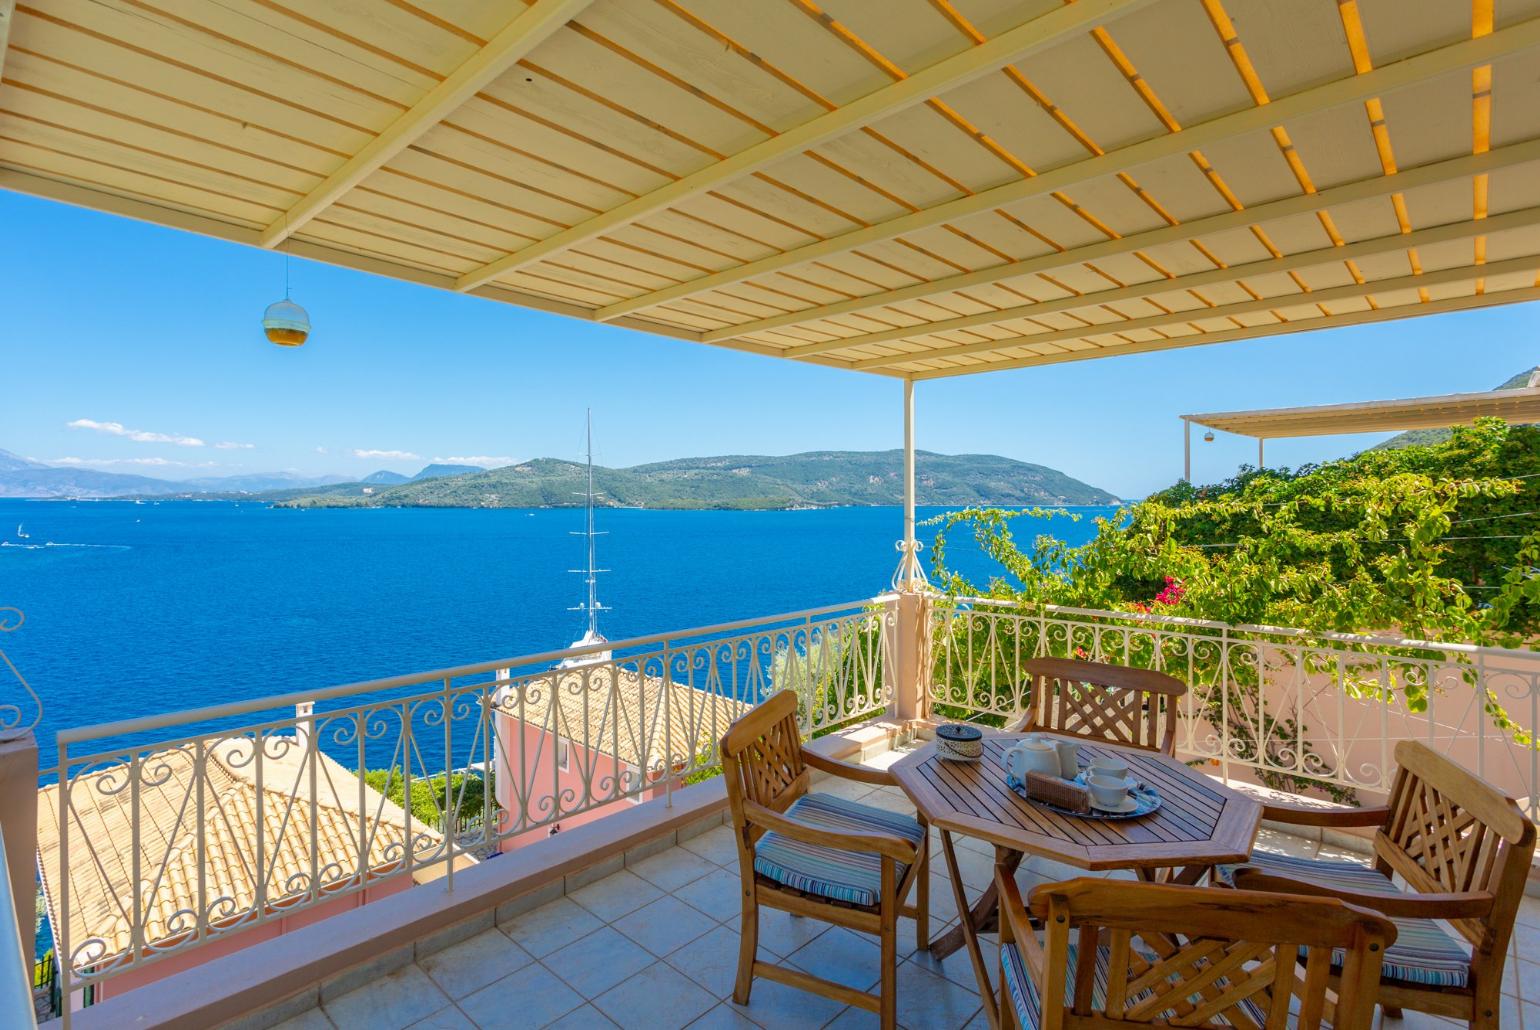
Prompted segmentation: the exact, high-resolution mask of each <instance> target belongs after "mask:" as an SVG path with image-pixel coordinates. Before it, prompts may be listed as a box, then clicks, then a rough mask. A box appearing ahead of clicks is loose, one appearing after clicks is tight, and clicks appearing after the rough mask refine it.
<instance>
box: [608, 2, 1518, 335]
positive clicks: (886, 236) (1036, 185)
mask: <svg viewBox="0 0 1540 1030" xmlns="http://www.w3.org/2000/svg"><path fill="white" fill-rule="evenodd" d="M1079 6H1080V4H1078V3H1077V4H1073V5H1071V7H1069V8H1065V9H1066V10H1068V9H1073V8H1076V7H1079ZM1536 46H1540V18H1532V19H1530V20H1529V21H1525V22H1520V23H1518V24H1516V25H1512V26H1509V27H1507V28H1502V29H1498V30H1497V31H1495V32H1492V33H1491V34H1489V35H1486V36H1481V37H1478V38H1476V39H1469V40H1464V41H1461V42H1459V43H1453V44H1450V45H1449V46H1445V47H1440V48H1437V49H1435V50H1429V51H1427V52H1425V53H1422V54H1418V55H1416V56H1413V57H1408V58H1404V59H1403V60H1400V61H1396V62H1394V63H1391V64H1386V65H1381V66H1380V67H1378V68H1376V69H1374V70H1373V71H1369V72H1365V73H1363V74H1361V75H1354V76H1352V77H1350V78H1346V79H1338V80H1336V81H1333V82H1328V83H1325V84H1324V85H1321V86H1315V87H1312V88H1309V89H1305V90H1301V91H1300V92H1298V93H1294V94H1291V95H1290V96H1286V97H1282V98H1280V99H1278V100H1274V101H1273V102H1272V103H1269V104H1265V105H1263V106H1260V107H1248V108H1246V109H1244V110H1241V111H1237V112H1234V113H1233V114H1228V115H1221V116H1220V117H1218V118H1214V119H1211V120H1209V121H1206V122H1203V123H1201V124H1198V125H1195V126H1193V127H1191V128H1187V129H1183V130H1181V131H1180V132H1173V133H1167V134H1165V135H1162V136H1155V137H1153V138H1151V139H1147V140H1144V141H1142V142H1139V143H1134V144H1131V145H1129V146H1126V147H1120V148H1118V149H1116V150H1109V151H1107V152H1106V153H1104V154H1101V155H1098V156H1096V157H1090V158H1086V159H1084V160H1081V161H1072V162H1070V163H1069V164H1065V165H1060V166H1059V167H1057V168H1053V169H1050V170H1049V171H1046V172H1043V173H1042V174H1041V175H1037V176H1034V177H1032V178H1029V179H1016V180H1013V181H1011V182H1008V183H1005V184H1004V185H1001V186H996V187H995V188H993V189H988V190H982V191H980V192H978V193H975V194H972V195H970V196H966V197H960V198H958V199H956V200H951V201H947V202H945V203H942V204H937V205H935V206H933V207H929V208H925V209H923V210H920V211H916V212H913V213H910V214H906V215H901V216H899V217H897V218H890V219H888V220H887V221H883V222H877V223H875V224H873V225H870V226H866V227H863V228H860V229H854V230H851V231H850V232H847V233H842V234H840V235H838V236H831V237H828V238H827V239H823V240H819V241H817V242H815V243H810V244H807V245H805V246H801V247H796V248H794V249H792V250H787V251H782V252H780V253H778V254H772V255H770V256H768V257H764V258H760V259H759V260H757V261H750V262H747V263H745V264H741V265H737V266H734V267H732V268H728V269H725V270H723V271H720V272H714V273H712V274H710V275H705V276H701V277H699V278H697V279H691V280H689V281H687V282H683V283H679V284H677V285H674V286H669V287H665V288H664V289H661V290H654V291H653V292H651V293H645V294H642V295H640V296H638V297H632V298H629V299H627V300H622V301H617V302H616V303H614V304H609V305H606V306H605V307H602V308H599V309H598V311H597V316H598V317H599V318H600V319H602V320H607V319H610V318H616V317H619V316H621V315H627V314H631V313H633V312H636V311H641V310H643V309H645V308H650V307H654V306H656V305H658V304H664V303H667V302H669V301H674V300H679V299H681V298H684V297H690V296H694V295H696V294H699V293H703V292H705V291H707V290H713V289H717V288H719V287H722V286H729V285H732V284H734V283H739V282H742V281H744V280H745V279H752V278H754V277H755V276H759V275H764V274H767V273H769V272H775V271H779V270H780V269H783V268H790V267H792V266H795V265H800V264H804V263H806V262H808V261H814V260H817V259H819V258H825V257H829V256H830V255H833V254H841V253H845V252H847V251H849V250H851V249H853V248H855V247H860V246H865V245H867V244H872V243H880V242H883V241H886V240H890V239H892V238H893V237H895V236H901V235H903V234H904V233H907V232H914V231H917V230H920V229H927V228H930V227H931V226H935V225H940V224H943V223H945V222H950V221H955V220H958V219H962V218H967V217H969V216H970V215H976V214H979V213H981V212H984V211H990V210H994V209H996V208H999V207H1004V206H1006V205H1010V204H1015V203H1019V202H1020V201H1023V200H1028V199H1030V198H1033V197H1040V196H1046V195H1048V194H1049V193H1051V192H1053V191H1055V190H1064V189H1073V188H1074V187H1075V186H1076V185H1077V184H1078V183H1083V182H1085V181H1087V180H1090V179H1097V178H1101V177H1104V176H1111V175H1115V174H1117V173H1118V172H1124V171H1128V170H1129V169H1131V168H1135V167H1137V166H1139V165H1142V164H1148V163H1149V162H1151V161H1157V160H1160V159H1162V158H1167V157H1173V156H1178V155H1181V154H1185V153H1188V152H1190V151H1193V150H1197V149H1202V148H1204V147H1208V146H1212V145H1213V144H1215V143H1217V142H1219V141H1221V140H1226V139H1231V138H1234V137H1237V136H1243V135H1246V134H1248V133H1252V132H1262V131H1266V130H1269V129H1272V128H1273V127H1275V126H1278V125H1282V124H1284V123H1285V122H1287V121H1289V120H1291V119H1295V118H1300V117H1304V116H1307V115H1311V114H1315V113H1318V112H1320V111H1323V110H1327V109H1332V108H1337V107H1341V106H1343V105H1346V104H1354V103H1361V102H1363V101H1364V100H1368V99H1371V98H1375V97H1380V96H1383V95H1385V94H1387V93H1393V92H1395V91H1397V90H1400V89H1403V88H1406V87H1408V86H1414V85H1417V84H1419V83H1422V82H1426V81H1427V80H1428V79H1430V78H1433V77H1435V76H1439V75H1444V74H1447V73H1450V72H1454V71H1460V70H1464V69H1469V68H1474V67H1478V66H1480V65H1484V64H1491V63H1492V62H1493V61H1495V60H1499V59H1501V58H1503V57H1506V56H1508V55H1509V54H1513V53H1518V52H1521V51H1524V50H1527V49H1530V48H1533V47H1536Z"/></svg>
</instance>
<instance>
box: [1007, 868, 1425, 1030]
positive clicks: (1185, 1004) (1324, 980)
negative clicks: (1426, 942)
mask: <svg viewBox="0 0 1540 1030" xmlns="http://www.w3.org/2000/svg"><path fill="white" fill-rule="evenodd" d="M996 884H997V887H998V889H999V891H1000V900H1001V905H1000V912H1001V920H1000V967H1001V978H1000V979H1001V984H1000V992H999V996H998V997H997V998H996V999H995V1004H996V1006H997V1010H998V1012H999V1022H1000V1025H1001V1026H1002V1027H1008V1028H1009V1027H1028V1028H1032V1030H1037V1028H1042V1030H1072V1028H1079V1027H1086V1028H1091V1027H1095V1028H1098V1030H1108V1028H1111V1027H1118V1026H1141V1025H1150V1024H1155V1025H1174V1026H1189V1027H1222V1026H1227V1027H1241V1028H1249V1030H1261V1028H1264V1027H1265V1028H1267V1030H1284V1028H1285V1027H1289V1028H1292V1027H1300V1028H1302V1030H1319V1028H1320V1027H1321V1025H1322V1022H1323V1020H1326V1019H1330V1020H1331V1026H1332V1027H1333V1028H1334V1030H1368V1028H1369V1026H1370V1025H1371V1023H1372V1021H1373V1017H1374V1005H1375V997H1376V992H1377V989H1378V987H1379V976H1380V959H1381V957H1382V956H1383V955H1384V954H1385V949H1386V947H1387V945H1388V944H1389V942H1391V941H1393V940H1395V936H1396V929H1395V926H1394V925H1393V924H1392V923H1391V922H1390V920H1388V919H1386V918H1384V917H1383V916H1379V915H1376V914H1374V913H1373V912H1369V911H1366V910H1364V909H1360V908H1355V907H1354V906H1351V905H1348V904H1345V903H1343V902H1340V901H1337V900H1335V899H1326V898H1306V897H1298V896H1285V895H1280V894H1270V893H1264V892H1257V891H1227V890H1221V889H1218V888H1213V887H1179V886H1170V885H1166V884H1153V883H1136V882H1133V881H1130V880H1108V879H1101V878H1094V879H1078V880H1069V881H1067V882H1064V883H1045V884H1040V885H1039V886H1037V887H1035V888H1033V890H1032V893H1031V895H1030V896H1029V898H1028V901H1027V902H1026V903H1025V904H1023V903H1022V900H1021V891H1020V889H1019V888H1018V887H1017V886H1016V881H1015V879H1014V878H1013V877H1012V876H1010V875H1009V874H1008V873H1006V872H1005V871H1004V870H1002V869H997V870H996ZM1029 914H1030V915H1031V916H1032V917H1035V918H1036V919H1038V920H1039V921H1040V922H1041V924H1042V926H1043V939H1042V941H1041V942H1039V940H1038V937H1037V934H1036V933H1034V932H1033V930H1032V927H1031V925H1030V923H1029V921H1028V916H1029ZM1334 953H1335V954H1337V955H1338V956H1339V957H1340V962H1339V965H1338V968H1340V970H1341V973H1340V975H1339V976H1338V977H1337V979H1336V986H1337V998H1336V1001H1335V1004H1332V1003H1331V1001H1330V999H1329V998H1328V996H1327V988H1328V980H1329V973H1330V971H1331V969H1332V962H1333V954H1334ZM1300 954H1304V955H1305V975H1304V978H1303V979H1298V978H1296V977H1295V975H1294V968H1295V961H1296V956H1298V955H1300Z"/></svg>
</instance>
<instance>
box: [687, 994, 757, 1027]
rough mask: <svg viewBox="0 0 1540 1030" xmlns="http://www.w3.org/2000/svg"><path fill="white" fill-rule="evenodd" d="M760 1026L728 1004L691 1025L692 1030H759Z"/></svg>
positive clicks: (715, 1009) (724, 1003)
mask: <svg viewBox="0 0 1540 1030" xmlns="http://www.w3.org/2000/svg"><path fill="white" fill-rule="evenodd" d="M758 1027H759V1024H758V1023H756V1022H754V1021H753V1020H752V1019H750V1018H749V1017H748V1016H745V1015H743V1014H742V1013H741V1012H739V1011H738V1010H737V1009H735V1008H733V1007H732V1005H730V1004H728V1003H727V1002H725V1001H724V1002H722V1003H721V1004H720V1005H718V1006H717V1007H716V1008H714V1009H712V1010H711V1011H710V1012H708V1013H706V1014H705V1015H704V1016H701V1017H700V1018H699V1019H697V1020H696V1021H695V1022H693V1023H691V1024H690V1030H757V1028H758Z"/></svg>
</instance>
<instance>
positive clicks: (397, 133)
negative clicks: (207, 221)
mask: <svg viewBox="0 0 1540 1030" xmlns="http://www.w3.org/2000/svg"><path fill="white" fill-rule="evenodd" d="M592 2H593V0H536V2H535V3H534V4H533V5H532V6H530V7H528V8H526V9H525V10H524V11H523V12H522V13H520V14H519V15H518V16H517V17H516V18H514V19H513V20H512V21H510V22H509V23H508V24H507V25H506V26H504V28H503V30H502V31H501V32H499V33H498V34H497V35H496V36H494V37H492V39H490V40H489V41H487V43H486V45H485V46H483V47H481V49H479V50H477V51H476V52H475V53H474V54H472V55H471V57H470V58H469V59H467V60H466V61H465V63H464V64H462V65H460V67H458V68H456V69H455V70H454V72H452V73H451V74H450V75H449V77H448V78H446V79H444V80H443V81H442V82H440V83H439V84H438V85H437V86H434V87H433V88H432V89H431V90H429V91H428V92H427V93H425V94H424V95H423V96H422V98H421V99H420V100H418V101H417V103H415V104H413V105H412V106H411V107H410V108H408V109H407V110H406V112H405V113H403V114H402V115H401V117H399V118H397V119H396V120H395V121H393V122H391V124H390V126H389V127H388V128H386V130H385V131H384V132H382V133H380V134H379V135H378V136H376V137H375V138H374V139H372V140H370V141H369V144H368V145H367V146H365V147H364V148H363V149H362V150H360V151H358V152H357V153H356V154H354V155H353V156H352V157H350V158H348V160H347V161H345V162H344V163H343V165H342V167H340V168H338V169H337V170H336V171H335V172H332V173H331V174H330V175H328V176H327V177H326V179H325V180H324V181H322V182H321V184H320V185H319V186H317V187H316V188H315V189H313V190H311V191H310V192H309V193H307V194H305V196H303V197H301V198H300V200H299V202H298V203H296V204H295V205H294V206H293V207H291V208H289V210H288V211H287V212H285V213H284V215H283V216H282V217H281V218H279V219H278V220H277V221H275V222H273V224H272V225H269V226H268V227H267V229H265V230H264V231H263V233H262V236H261V239H260V242H261V245H262V246H264V247H276V246H277V245H278V244H280V243H282V242H283V241H284V240H286V239H288V238H289V236H290V235H291V234H292V233H294V232H295V231H296V230H298V229H299V228H301V227H302V226H303V225H304V224H305V223H306V222H308V221H310V220H311V219H312V218H314V217H315V216H316V215H318V214H320V213H321V212H322V211H324V210H326V208H327V207H328V206H330V205H331V204H332V203H333V202H334V201H335V200H337V198H338V197H341V196H342V195H343V194H344V193H346V192H348V190H350V189H352V188H353V187H354V186H357V185H358V184H359V183H360V182H362V181H363V180H364V179H365V178H367V177H368V176H369V175H371V174H372V173H373V172H375V171H376V170H378V169H379V168H380V167H381V166H382V165H384V164H385V163H386V162H387V161H389V160H390V159H391V158H393V157H395V156H396V155H397V154H399V153H401V151H403V150H405V149H406V148H407V147H409V146H411V145H412V143H414V142H415V141H416V140H418V139H419V138H421V136H422V135H423V133H425V132H427V131H428V130H429V129H431V128H433V127H434V126H435V125H438V124H439V123H440V122H442V121H443V120H444V119H445V118H446V117H448V116H449V115H450V114H452V113H453V112H454V111H455V110H456V109H457V108H459V107H460V105H461V104H463V103H465V101H467V100H469V99H470V98H471V97H473V96H475V95H476V94H477V93H478V92H480V91H481V90H482V89H483V88H484V87H486V86H487V85H488V84H490V83H491V82H492V81H493V80H495V79H496V78H498V76H500V75H502V74H503V73H504V72H506V71H507V70H508V69H509V68H511V67H513V65H514V64H516V63H517V62H518V61H519V60H520V59H522V58H523V57H524V56H525V55H526V54H528V53H529V52H530V51H531V50H533V49H534V48H535V47H537V46H539V45H540V44H541V43H543V42H545V41H546V40H547V39H549V38H550V37H551V35H552V34H553V33H555V32H557V31H558V30H559V29H561V27H562V26H563V25H565V24H566V23H567V22H569V21H571V20H572V19H573V18H574V17H576V16H577V15H578V14H579V13H580V12H581V11H582V10H583V8H585V7H587V6H588V5H589V4H590V3H592Z"/></svg>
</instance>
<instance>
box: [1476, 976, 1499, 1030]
mask: <svg viewBox="0 0 1540 1030" xmlns="http://www.w3.org/2000/svg"><path fill="white" fill-rule="evenodd" d="M1502 1002H1503V996H1502V986H1501V979H1500V978H1499V977H1490V976H1488V977H1478V978H1477V979H1476V996H1475V997H1474V998H1472V999H1471V1015H1470V1025H1471V1030H1488V1028H1491V1030H1497V1026H1498V1020H1499V1013H1500V1012H1501V1011H1502Z"/></svg>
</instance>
